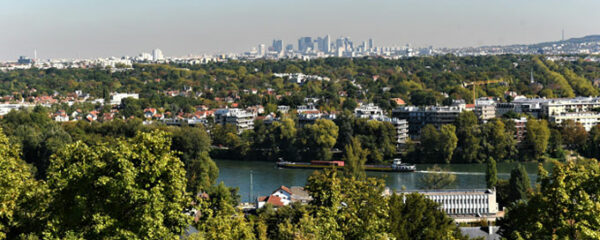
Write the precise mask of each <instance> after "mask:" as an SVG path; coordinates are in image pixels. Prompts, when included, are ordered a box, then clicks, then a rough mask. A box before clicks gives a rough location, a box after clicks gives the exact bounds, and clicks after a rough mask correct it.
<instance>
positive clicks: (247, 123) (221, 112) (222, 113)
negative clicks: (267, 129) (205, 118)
mask: <svg viewBox="0 0 600 240" xmlns="http://www.w3.org/2000/svg"><path fill="white" fill-rule="evenodd" d="M214 115H215V123H218V124H223V125H225V124H231V125H234V126H236V127H237V129H238V133H242V132H243V131H245V130H252V129H254V117H255V115H254V114H252V113H250V112H247V111H245V110H243V109H239V108H223V109H218V110H217V111H215V114H214Z"/></svg>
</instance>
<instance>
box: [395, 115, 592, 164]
mask: <svg viewBox="0 0 600 240" xmlns="http://www.w3.org/2000/svg"><path fill="white" fill-rule="evenodd" d="M524 131H525V132H524V136H523V139H522V141H521V142H518V141H517V138H516V134H517V129H516V127H515V122H514V121H513V119H511V118H502V119H492V120H490V121H488V122H487V123H485V124H480V123H479V122H478V119H477V117H476V116H475V114H474V113H473V112H463V113H461V114H460V115H459V117H458V118H457V120H456V123H455V124H449V125H443V126H442V127H441V128H440V129H436V128H435V127H434V126H432V125H426V126H425V127H424V128H423V129H422V130H421V135H420V141H419V142H416V143H415V142H412V143H409V144H408V146H407V149H406V155H405V157H406V160H408V161H411V162H416V163H484V162H487V160H488V159H489V158H494V159H495V161H500V162H511V161H544V160H547V159H557V160H560V161H565V160H566V158H567V157H568V156H567V150H572V151H574V152H576V153H578V154H580V155H582V156H584V157H590V158H597V157H598V156H600V151H598V150H599V148H598V147H597V146H598V145H599V144H600V141H599V139H600V135H599V134H600V126H595V127H593V128H592V130H591V131H590V132H589V133H588V132H586V131H585V128H584V127H583V126H582V125H581V124H580V123H577V122H575V121H573V120H567V121H565V122H564V123H562V124H561V125H560V126H556V125H550V124H549V123H548V122H547V121H546V120H544V119H534V118H528V119H527V123H526V125H525V129H524Z"/></svg>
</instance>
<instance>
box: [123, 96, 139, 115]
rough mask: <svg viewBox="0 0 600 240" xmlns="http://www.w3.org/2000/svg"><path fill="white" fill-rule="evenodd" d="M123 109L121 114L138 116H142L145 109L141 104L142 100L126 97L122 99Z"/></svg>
mask: <svg viewBox="0 0 600 240" xmlns="http://www.w3.org/2000/svg"><path fill="white" fill-rule="evenodd" d="M121 105H122V110H121V114H122V115H123V116H125V117H131V116H133V117H138V118H141V117H142V116H143V115H144V110H143V109H142V105H141V104H140V100H138V99H135V98H125V99H123V100H121Z"/></svg>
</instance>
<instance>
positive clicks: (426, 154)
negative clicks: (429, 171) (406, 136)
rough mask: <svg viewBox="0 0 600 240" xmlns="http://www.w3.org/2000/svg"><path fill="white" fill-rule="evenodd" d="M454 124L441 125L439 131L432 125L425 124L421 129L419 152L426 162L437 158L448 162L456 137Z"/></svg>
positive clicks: (433, 161) (435, 160)
mask: <svg viewBox="0 0 600 240" xmlns="http://www.w3.org/2000/svg"><path fill="white" fill-rule="evenodd" d="M455 129H456V128H455V127H454V125H449V124H446V125H442V127H441V129H440V131H438V130H436V129H435V127H434V126H433V125H430V124H428V125H425V127H424V128H423V129H422V130H421V152H422V153H423V158H424V159H425V161H426V162H431V163H436V162H438V159H441V160H443V162H444V163H450V160H451V159H452V154H453V153H454V149H456V144H457V142H458V139H457V137H456V134H455V133H454V132H455Z"/></svg>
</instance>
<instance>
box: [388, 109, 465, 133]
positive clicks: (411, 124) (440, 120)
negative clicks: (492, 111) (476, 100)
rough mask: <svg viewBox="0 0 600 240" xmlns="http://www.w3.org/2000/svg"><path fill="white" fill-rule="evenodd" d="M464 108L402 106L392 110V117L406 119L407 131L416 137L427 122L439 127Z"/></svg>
mask: <svg viewBox="0 0 600 240" xmlns="http://www.w3.org/2000/svg"><path fill="white" fill-rule="evenodd" d="M463 110H465V107H464V106H463V105H458V106H441V107H440V106H427V107H415V106H402V107H398V108H396V109H394V110H393V111H392V117H394V118H398V119H406V121H408V133H409V134H410V135H411V136H413V137H417V136H419V134H420V133H421V128H423V127H424V126H425V125H427V124H432V125H433V126H435V127H436V128H440V127H441V126H442V125H444V124H452V123H454V122H455V120H456V118H458V115H459V114H460V113H461V112H462V111H463Z"/></svg>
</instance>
